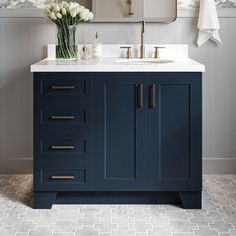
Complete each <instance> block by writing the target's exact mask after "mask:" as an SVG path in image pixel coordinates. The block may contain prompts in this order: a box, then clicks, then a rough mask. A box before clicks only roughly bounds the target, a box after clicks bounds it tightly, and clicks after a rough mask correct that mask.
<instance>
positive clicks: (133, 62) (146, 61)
mask: <svg viewBox="0 0 236 236" xmlns="http://www.w3.org/2000/svg"><path fill="white" fill-rule="evenodd" d="M116 62H117V63H123V64H128V65H146V64H159V63H171V62H174V61H172V60H168V59H122V60H118V61H116Z"/></svg>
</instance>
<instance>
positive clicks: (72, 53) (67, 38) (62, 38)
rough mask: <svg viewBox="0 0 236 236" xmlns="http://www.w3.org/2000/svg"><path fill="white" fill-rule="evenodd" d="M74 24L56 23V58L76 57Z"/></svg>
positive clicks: (71, 58)
mask: <svg viewBox="0 0 236 236" xmlns="http://www.w3.org/2000/svg"><path fill="white" fill-rule="evenodd" d="M76 29H77V27H76V25H70V26H67V25H63V26H61V25H57V45H56V58H57V59H68V60H76V59H77V46H76V43H75V34H76Z"/></svg>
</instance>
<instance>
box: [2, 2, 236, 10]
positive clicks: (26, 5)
mask: <svg viewBox="0 0 236 236" xmlns="http://www.w3.org/2000/svg"><path fill="white" fill-rule="evenodd" d="M215 1H216V5H217V7H219V8H235V7H236V0H215ZM50 2H51V1H50V0H0V8H44V7H45V5H47V4H48V3H50ZM198 6H199V0H178V7H179V8H181V9H192V8H197V7H198Z"/></svg>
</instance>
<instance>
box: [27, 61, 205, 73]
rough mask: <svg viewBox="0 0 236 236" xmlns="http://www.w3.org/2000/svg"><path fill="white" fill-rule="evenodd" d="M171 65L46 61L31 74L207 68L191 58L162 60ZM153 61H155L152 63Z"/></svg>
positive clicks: (172, 70) (34, 68) (199, 69)
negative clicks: (168, 61) (167, 61)
mask: <svg viewBox="0 0 236 236" xmlns="http://www.w3.org/2000/svg"><path fill="white" fill-rule="evenodd" d="M162 59H168V60H172V61H173V62H170V63H155V59H147V60H149V61H151V62H150V63H143V64H142V63H140V62H139V63H135V62H132V63H131V62H130V61H129V59H121V58H120V59H119V58H103V59H100V60H78V61H68V60H55V59H44V60H42V61H39V62H37V63H35V64H33V65H31V72H204V71H205V66H204V65H203V64H201V63H199V62H196V61H194V60H192V59H190V58H162ZM152 60H153V61H152Z"/></svg>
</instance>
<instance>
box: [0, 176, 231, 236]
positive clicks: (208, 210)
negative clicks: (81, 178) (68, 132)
mask: <svg viewBox="0 0 236 236" xmlns="http://www.w3.org/2000/svg"><path fill="white" fill-rule="evenodd" d="M31 205H32V176H31V175H2V176H0V236H10V235H14V236H33V235H34V236H36V235H38V236H48V235H49V236H72V235H73V236H133V235H134V236H167V235H168V236H197V235H199V236H200V235H202V236H211V235H220V236H233V235H234V236H236V176H234V175H222V176H220V175H207V176H204V190H203V209H202V210H183V209H181V208H179V207H177V206H173V205H54V206H53V208H52V209H51V210H33V209H32V208H31V207H30V206H31Z"/></svg>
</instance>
